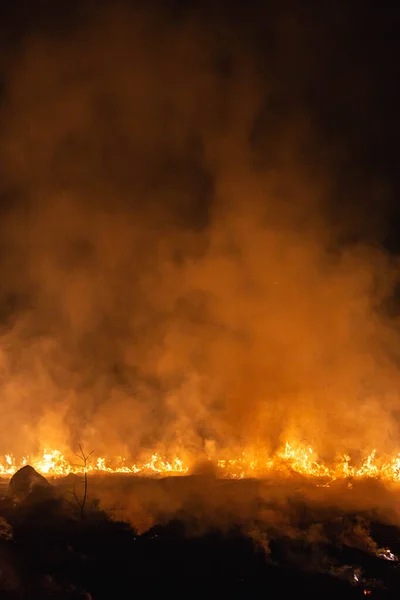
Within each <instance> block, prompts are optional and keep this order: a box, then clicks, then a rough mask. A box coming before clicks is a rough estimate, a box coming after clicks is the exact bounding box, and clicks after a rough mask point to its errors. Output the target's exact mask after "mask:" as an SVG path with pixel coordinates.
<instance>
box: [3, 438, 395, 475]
mask: <svg viewBox="0 0 400 600" xmlns="http://www.w3.org/2000/svg"><path fill="white" fill-rule="evenodd" d="M26 464H30V465H31V466H33V467H34V468H35V469H36V470H37V471H38V472H39V473H42V474H43V475H48V476H53V477H60V476H66V475H68V474H70V473H76V474H79V473H82V472H83V470H84V467H83V465H82V464H74V463H73V462H71V461H69V460H68V459H67V458H66V456H65V455H64V454H63V453H62V452H60V451H59V450H48V449H45V450H44V451H43V453H42V454H41V455H40V456H25V457H23V458H22V459H21V460H17V459H16V458H15V457H14V456H12V455H11V454H7V455H5V456H4V460H3V461H1V462H0V475H2V476H11V475H13V474H14V473H15V472H16V471H17V470H18V469H19V468H21V467H22V466H24V465H26ZM215 464H216V466H217V469H218V471H217V472H218V474H219V476H221V477H226V478H231V479H243V478H248V477H258V478H262V477H265V476H268V475H269V476H273V475H280V476H287V477H288V476H290V475H293V474H299V475H303V476H306V477H309V478H312V479H314V480H316V481H317V482H319V483H323V484H324V485H329V483H330V482H331V481H334V480H337V479H342V480H343V479H348V478H353V479H365V478H375V479H381V480H384V481H389V482H400V454H398V455H396V456H392V457H381V458H379V457H378V456H377V453H376V450H373V451H372V452H371V453H370V454H368V455H367V456H366V457H365V458H363V459H362V460H361V462H360V463H359V464H358V465H354V464H352V462H351V458H350V456H348V455H344V456H342V457H340V458H339V459H338V460H337V461H336V462H335V463H334V464H332V465H327V464H323V463H322V462H319V461H318V457H317V455H316V454H315V452H314V451H313V449H312V448H311V447H308V446H304V445H300V444H293V443H289V442H286V444H285V446H284V447H283V448H281V449H280V450H279V451H278V452H277V453H276V454H275V455H273V456H268V455H266V454H265V453H263V452H253V451H252V452H250V451H243V453H242V454H241V456H237V457H234V458H220V459H217V460H216V461H215ZM192 467H193V465H192V464H189V463H185V462H184V461H183V460H182V459H180V458H179V457H178V456H173V457H169V458H167V457H164V456H161V455H160V454H159V453H158V452H153V453H152V454H151V455H150V456H149V457H148V459H147V460H143V461H141V462H135V463H130V462H128V460H127V459H125V458H124V457H116V458H113V459H107V458H105V457H98V458H97V459H94V460H93V461H91V462H90V463H89V464H88V465H87V472H88V473H126V474H132V475H142V476H157V475H158V476H160V475H162V476H167V475H184V474H187V473H188V472H190V470H191V468H192Z"/></svg>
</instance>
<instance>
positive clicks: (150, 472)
mask: <svg viewBox="0 0 400 600" xmlns="http://www.w3.org/2000/svg"><path fill="white" fill-rule="evenodd" d="M76 463H79V461H77V460H76V459H75V460H74V459H72V460H69V459H68V458H67V457H66V456H65V455H64V454H62V452H60V451H59V450H48V449H45V450H44V451H43V453H42V454H41V455H40V456H25V457H23V458H22V459H21V460H17V459H16V458H15V457H14V456H12V455H11V454H6V455H5V456H4V459H3V460H2V461H0V475H3V476H11V475H13V474H14V473H15V472H16V471H17V470H18V469H19V468H21V467H22V466H24V465H26V464H30V465H32V466H33V467H34V468H35V469H36V470H37V471H38V472H39V473H42V474H43V475H49V476H65V475H68V474H70V473H76V474H78V473H82V472H83V466H82V464H76ZM215 464H216V466H217V469H218V474H219V475H220V476H221V477H226V478H231V479H243V478H248V477H259V478H261V477H265V476H268V475H270V476H271V475H274V476H284V477H289V476H290V475H293V474H299V475H303V476H305V477H309V478H313V479H315V480H317V481H318V485H325V486H327V485H329V484H330V483H331V482H332V481H334V480H338V479H339V480H344V479H348V478H351V479H366V478H375V479H382V480H384V481H390V482H400V454H398V455H397V456H394V457H389V458H388V457H381V458H379V457H378V456H377V453H376V451H375V450H373V451H372V452H371V453H370V454H369V455H367V456H366V457H365V458H364V459H363V460H361V462H360V463H359V464H358V465H354V464H352V462H351V458H350V456H348V455H345V456H342V457H340V458H339V460H337V461H336V462H335V463H334V464H332V465H327V464H323V463H322V462H319V461H318V457H317V456H316V454H315V453H314V451H313V449H312V448H310V447H308V446H302V445H296V444H290V443H289V442H287V443H286V444H285V446H284V447H283V448H281V450H279V451H278V452H277V453H276V454H275V455H273V456H268V455H266V454H265V453H262V452H260V453H255V452H243V453H242V455H241V456H239V457H235V458H220V459H217V460H216V461H215ZM192 466H193V465H192V464H188V463H185V462H184V461H183V460H181V459H180V458H179V457H178V456H173V457H168V458H167V457H164V456H161V455H160V454H159V453H157V452H154V453H152V454H151V455H150V456H149V457H148V458H147V459H146V460H142V461H140V462H139V461H137V462H129V461H128V460H127V459H126V458H124V457H115V458H113V459H108V458H105V457H97V458H96V459H93V461H91V462H90V463H89V464H88V466H87V471H88V473H127V474H134V475H142V476H157V475H162V476H167V475H184V474H186V473H188V472H190V470H191V468H192ZM385 558H386V557H385ZM389 560H390V559H389Z"/></svg>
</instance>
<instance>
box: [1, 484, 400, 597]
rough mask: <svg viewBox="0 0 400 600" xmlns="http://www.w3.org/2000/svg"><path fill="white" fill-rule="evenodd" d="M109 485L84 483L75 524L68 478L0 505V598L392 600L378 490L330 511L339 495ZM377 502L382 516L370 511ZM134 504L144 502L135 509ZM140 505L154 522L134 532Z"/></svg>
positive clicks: (395, 567)
mask: <svg viewBox="0 0 400 600" xmlns="http://www.w3.org/2000/svg"><path fill="white" fill-rule="evenodd" d="M110 481H111V480H107V481H105V480H99V481H94V480H93V481H92V482H91V481H89V489H91V491H92V497H91V500H90V501H89V502H88V504H87V506H86V507H85V512H84V518H83V519H82V518H81V515H80V511H79V507H78V506H76V505H75V499H74V497H73V495H72V494H70V496H69V499H68V494H67V493H66V492H68V489H67V488H68V486H70V485H71V484H72V482H71V481H70V480H68V481H66V482H64V483H63V485H60V484H59V485H58V486H57V493H54V489H53V488H52V490H51V493H48V492H46V493H38V492H35V491H34V492H32V493H31V494H28V495H26V497H24V498H22V499H19V501H18V502H15V498H12V497H10V496H9V495H8V494H7V495H5V496H3V498H2V500H1V502H0V516H1V522H0V535H1V539H0V598H5V599H7V598H10V599H11V598H12V599H25V598H26V599H33V598H43V599H46V598H51V599H53V598H54V599H64V598H66V599H67V598H71V599H72V598H74V599H75V598H92V599H103V598H104V599H107V600H108V599H114V598H115V599H118V598H133V597H135V595H140V596H141V595H143V594H145V595H146V597H153V594H155V593H158V592H162V593H163V595H165V594H167V593H169V592H171V594H173V595H174V597H175V598H177V597H178V598H181V597H182V598H183V597H188V596H195V597H196V595H197V594H200V593H201V594H206V595H207V597H209V598H217V597H218V598H221V597H229V596H233V597H235V598H236V597H237V598H240V597H242V598H259V597H260V596H263V597H264V598H282V597H283V598H286V597H288V598H289V597H293V598H294V597H299V596H300V597H305V598H335V599H337V598H342V599H344V598H361V597H363V598H364V597H371V598H398V597H399V595H400V568H399V563H398V562H397V560H396V556H394V555H396V554H399V555H400V530H399V529H398V528H397V527H396V526H394V525H393V524H389V521H390V520H391V521H393V519H394V517H393V515H394V513H393V506H394V507H395V505H396V503H397V500H396V498H395V497H393V498H394V499H393V506H391V509H390V510H389V504H388V501H387V496H386V499H385V494H384V490H383V489H382V490H381V492H382V493H381V494H379V493H377V489H376V488H374V489H371V488H368V487H366V488H363V489H362V490H361V491H360V498H364V500H365V497H367V496H368V497H369V498H370V499H371V501H370V502H367V503H366V502H365V501H364V502H360V503H359V502H358V501H355V500H353V499H352V498H354V497H355V496H353V497H351V502H347V501H346V502H345V503H338V501H337V498H338V497H339V496H340V495H341V494H342V492H343V491H344V490H339V492H340V493H339V494H338V491H337V490H336V491H335V490H334V491H332V492H327V491H326V490H321V491H315V490H314V491H313V492H312V493H308V492H307V491H305V489H301V486H300V487H296V486H295V487H294V488H292V489H290V490H288V491H287V493H286V494H285V495H283V493H282V489H283V487H282V486H281V488H280V491H279V492H278V493H275V490H276V489H278V488H275V487H274V488H273V487H272V486H271V485H270V486H267V487H265V485H264V486H263V485H262V484H259V483H254V482H219V481H214V480H212V479H210V478H201V477H200V478H180V479H179V480H178V479H176V480H173V479H169V480H168V481H167V480H158V481H154V480H153V481H143V480H142V481H140V480H137V481H135V482H132V480H129V481H128V480H125V481H122V480H121V481H119V480H117V479H114V480H113V481H112V482H111V483H110ZM101 487H105V488H106V489H107V494H106V496H105V498H106V499H105V501H104V505H106V506H107V512H105V511H104V510H103V509H102V508H100V506H102V505H103V503H102V504H101V505H99V503H98V502H96V501H94V500H93V498H94V496H98V497H100V496H101V491H100V489H101ZM113 488H115V489H116V490H118V493H116V494H115V496H113V494H112V493H111V490H112V489H113ZM60 490H61V492H62V495H61V497H60ZM196 490H197V491H196ZM273 490H274V492H273ZM121 491H122V495H121ZM329 494H330V496H329ZM328 496H329V497H328ZM379 496H381V498H382V505H384V506H385V510H384V511H383V512H385V514H386V518H385V517H384V515H383V513H382V511H379V507H378V509H377V507H375V508H373V506H372V505H374V504H376V501H377V497H379ZM113 497H115V499H116V500H115V504H114V510H112V509H111V498H113ZM212 497H214V498H216V497H218V501H215V502H213V501H212V500H211V498H212ZM390 497H392V496H390ZM123 498H125V500H126V507H128V506H130V507H131V508H130V510H128V511H127V512H126V515H127V518H129V520H130V523H131V524H129V523H127V522H122V521H119V520H116V518H117V511H119V515H120V516H121V515H123V510H124V506H123ZM132 498H136V499H138V498H139V499H141V502H136V503H135V502H134V503H133V505H132V504H131V502H130V501H129V499H130V500H132ZM177 498H181V502H180V503H178V502H177V501H176V499H177ZM329 498H330V499H329ZM172 499H174V503H172ZM235 499H236V503H237V505H235ZM172 504H173V505H174V511H172V508H171V507H172ZM352 504H359V509H358V510H354V508H353V507H352V506H351V505H352ZM132 506H133V508H132ZM139 506H140V507H141V510H139ZM243 506H244V507H245V508H244V509H243V510H241V507H243ZM144 507H145V508H146V509H148V510H147V513H148V515H149V516H150V515H151V517H152V519H153V524H151V523H150V522H149V524H148V527H149V528H148V529H147V530H146V531H143V532H142V533H141V534H139V533H138V532H137V531H135V529H134V527H133V525H134V516H135V514H137V515H138V518H139V521H138V523H139V522H140V523H142V525H141V526H142V528H143V514H144V512H146V511H144ZM167 509H168V514H167ZM140 512H141V514H140V515H139V513H140ZM211 512H212V513H213V515H212V518H208V516H209V513H211ZM252 512H253V516H252ZM389 513H390V515H391V516H390V518H389ZM110 515H111V516H110ZM157 515H158V516H157ZM235 515H236V516H235ZM384 521H386V523H385V522H384ZM389 549H390V552H391V554H390V552H389Z"/></svg>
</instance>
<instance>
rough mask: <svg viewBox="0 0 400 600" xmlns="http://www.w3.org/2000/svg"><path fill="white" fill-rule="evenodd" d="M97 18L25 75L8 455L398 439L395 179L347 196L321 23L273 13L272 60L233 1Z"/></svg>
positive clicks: (5, 384)
mask: <svg viewBox="0 0 400 600" xmlns="http://www.w3.org/2000/svg"><path fill="white" fill-rule="evenodd" d="M217 12H218V11H217ZM82 14H84V18H83V16H82V15H81V17H76V22H75V21H74V22H73V23H72V24H71V23H69V24H68V28H66V29H65V31H62V32H61V33H60V32H58V35H57V36H55V35H51V33H49V32H48V31H46V28H44V29H43V28H42V29H40V30H39V29H38V30H37V31H36V30H33V31H31V32H30V34H29V35H24V36H23V37H22V39H21V41H20V42H19V43H18V45H17V47H16V49H15V53H14V55H13V58H12V60H11V59H10V62H9V64H7V70H6V72H5V76H4V92H3V98H2V106H1V114H0V118H1V122H2V129H3V132H4V133H3V137H2V140H1V144H0V152H1V164H2V168H1V171H2V173H1V175H2V179H1V180H2V184H1V187H2V198H3V199H4V202H3V204H2V214H1V221H0V230H1V238H0V239H1V247H0V273H1V290H0V310H1V322H2V331H1V416H2V423H3V428H2V436H1V444H0V450H1V451H4V452H14V453H16V454H25V453H32V452H35V451H37V450H39V449H40V448H42V447H50V446H52V447H58V448H60V449H61V450H73V449H74V448H76V446H77V444H78V442H81V443H82V444H84V446H85V447H86V448H89V449H92V448H94V449H96V452H98V453H99V454H103V455H108V456H111V455H125V456H131V457H138V456H140V455H141V454H142V453H143V454H145V453H146V452H148V451H151V450H154V449H157V450H159V451H161V452H162V453H165V454H166V455H169V454H178V455H180V456H181V457H182V458H184V459H188V460H190V461H191V462H192V463H193V461H196V460H201V459H203V458H204V457H205V456H206V454H207V455H210V454H213V453H214V454H215V453H216V454H218V453H220V452H227V451H230V452H231V453H232V455H234V454H235V453H237V452H240V451H241V449H243V448H244V447H257V446H262V447H267V448H270V449H274V448H276V447H277V446H278V445H280V444H282V443H283V442H284V441H285V440H286V439H290V440H296V441H304V442H305V443H307V444H309V445H311V446H313V447H315V449H316V450H317V451H318V452H319V453H320V454H325V455H326V456H329V457H332V456H334V455H335V454H336V453H338V452H343V451H350V452H353V453H354V452H358V451H364V450H371V447H377V448H378V449H379V450H380V451H382V452H385V451H387V452H392V451H395V450H397V449H398V448H397V446H398V434H399V431H398V422H397V414H396V410H397V408H396V407H397V405H398V389H399V385H398V384H399V374H398V370H397V360H398V358H397V350H396V345H397V343H398V339H397V329H396V322H395V319H394V318H389V316H388V315H387V314H386V313H385V311H384V310H383V308H382V307H383V305H384V302H385V300H386V299H387V298H388V297H389V296H390V295H391V293H392V289H393V286H394V284H395V281H396V276H397V265H396V264H395V261H394V259H393V257H390V256H389V255H388V254H387V253H385V251H384V250H383V248H382V247H380V246H379V244H378V242H379V240H378V239H376V235H375V234H376V232H377V231H378V229H377V228H374V227H372V226H371V222H372V221H373V222H374V223H375V222H376V221H377V220H378V219H377V215H376V206H377V203H378V202H381V203H383V202H385V201H386V194H387V191H386V187H385V186H383V185H381V183H380V181H379V178H378V177H376V178H374V176H373V175H371V176H370V177H369V178H368V177H367V176H365V178H364V180H363V181H362V183H359V180H358V179H357V181H358V183H357V184H356V183H355V182H354V181H350V179H349V180H348V182H349V186H350V188H351V193H352V196H353V198H354V199H355V201H354V202H353V203H351V208H350V209H348V208H347V206H348V200H349V197H348V195H346V194H344V195H343V196H342V195H341V192H340V190H341V189H342V188H343V185H344V183H343V182H344V181H346V180H345V179H343V175H342V174H341V173H340V170H339V168H338V165H339V164H340V161H339V158H338V157H339V155H340V151H339V150H341V149H342V148H341V146H340V144H339V142H338V140H335V144H333V145H332V146H330V145H329V140H328V139H325V137H324V132H323V131H322V130H320V129H318V127H317V123H316V122H313V120H312V114H311V104H310V106H308V105H307V102H306V99H307V93H308V92H309V91H310V90H311V88H312V86H314V85H315V83H316V81H314V80H313V79H312V76H311V74H310V73H311V71H312V69H311V66H310V65H312V66H313V68H314V69H316V75H315V77H316V78H318V77H319V76H320V75H321V70H318V69H321V68H322V67H321V65H319V64H317V63H315V60H316V59H315V56H314V55H315V52H314V50H315V39H314V40H313V38H312V36H311V39H309V37H308V34H307V31H308V30H307V28H305V29H304V30H302V29H301V28H300V29H299V27H298V26H296V24H295V23H294V22H293V21H292V19H290V18H288V17H287V16H285V15H275V14H274V15H272V16H271V19H270V21H269V27H270V30H269V34H268V35H269V37H268V36H267V40H268V43H269V44H270V45H271V48H272V49H270V53H269V54H268V53H267V54H266V56H268V59H265V63H262V64H261V63H260V59H259V55H258V54H257V52H256V48H255V44H256V43H258V42H257V39H259V40H260V39H261V38H262V33H263V30H262V27H261V25H260V26H259V27H258V29H257V35H256V36H255V39H256V41H254V37H253V36H252V35H251V34H250V31H249V28H248V23H247V22H244V23H243V24H241V23H239V21H240V15H238V14H236V13H235V10H233V9H232V14H231V15H230V16H231V18H230V19H227V20H226V19H222V18H221V17H220V16H219V15H218V14H217V15H216V16H215V19H214V21H213V24H212V25H209V26H206V25H205V23H206V22H207V20H206V19H205V18H204V15H202V13H201V12H200V11H195V10H193V11H192V12H189V13H188V14H186V15H183V16H182V15H180V16H179V17H178V16H176V15H175V16H174V14H172V15H171V16H169V17H167V16H165V14H164V15H163V14H162V12H161V11H154V12H151V11H147V10H143V11H133V10H128V9H127V8H126V7H125V8H121V7H119V8H116V9H114V10H112V11H111V10H105V9H104V10H99V11H98V12H97V13H95V12H90V11H87V12H84V13H82ZM80 19H81V20H80ZM241 28H242V29H241ZM239 33H240V34H241V36H242V37H241V38H240V39H241V42H240V43H239V42H238V35H239ZM306 34H307V35H306ZM257 36H258V37H257ZM260 43H261V42H260ZM268 43H267V45H268ZM325 50H326V54H327V55H328V54H329V47H328V42H326V49H325ZM293 52H294V53H295V54H296V57H297V59H296V60H297V63H296V65H294V64H293V61H292V59H291V57H293ZM313 57H314V58H313ZM310 61H311V62H310ZM312 61H314V62H312ZM308 67H310V68H308ZM310 69H311V70H310ZM306 92H307V93H306ZM365 102H368V98H367V97H366V98H365ZM332 148H333V149H332ZM360 169H362V165H360V166H359V170H360ZM338 190H339V191H338ZM367 194H368V196H367ZM368 198H369V200H368ZM371 198H372V200H371ZM368 202H369V204H367V203H368ZM366 205H368V206H370V208H369V209H368V210H366V208H365V206H366ZM368 213H370V214H371V215H372V218H371V220H369V219H368V218H366V215H368ZM377 227H378V225H377ZM379 231H380V230H379ZM374 236H375V237H374Z"/></svg>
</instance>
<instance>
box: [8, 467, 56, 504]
mask: <svg viewBox="0 0 400 600" xmlns="http://www.w3.org/2000/svg"><path fill="white" fill-rule="evenodd" d="M8 490H9V494H10V495H11V496H12V497H13V498H14V500H16V501H21V500H26V499H27V498H30V497H32V496H35V498H38V499H39V498H43V499H44V498H48V497H50V496H51V495H52V490H53V486H52V485H51V484H50V483H49V482H48V481H47V479H46V478H45V477H43V475H40V473H38V472H37V471H35V469H34V468H33V467H31V466H30V465H26V466H25V467H22V469H19V470H18V471H17V472H16V473H14V475H13V476H12V477H11V479H10V483H9V485H8Z"/></svg>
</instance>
